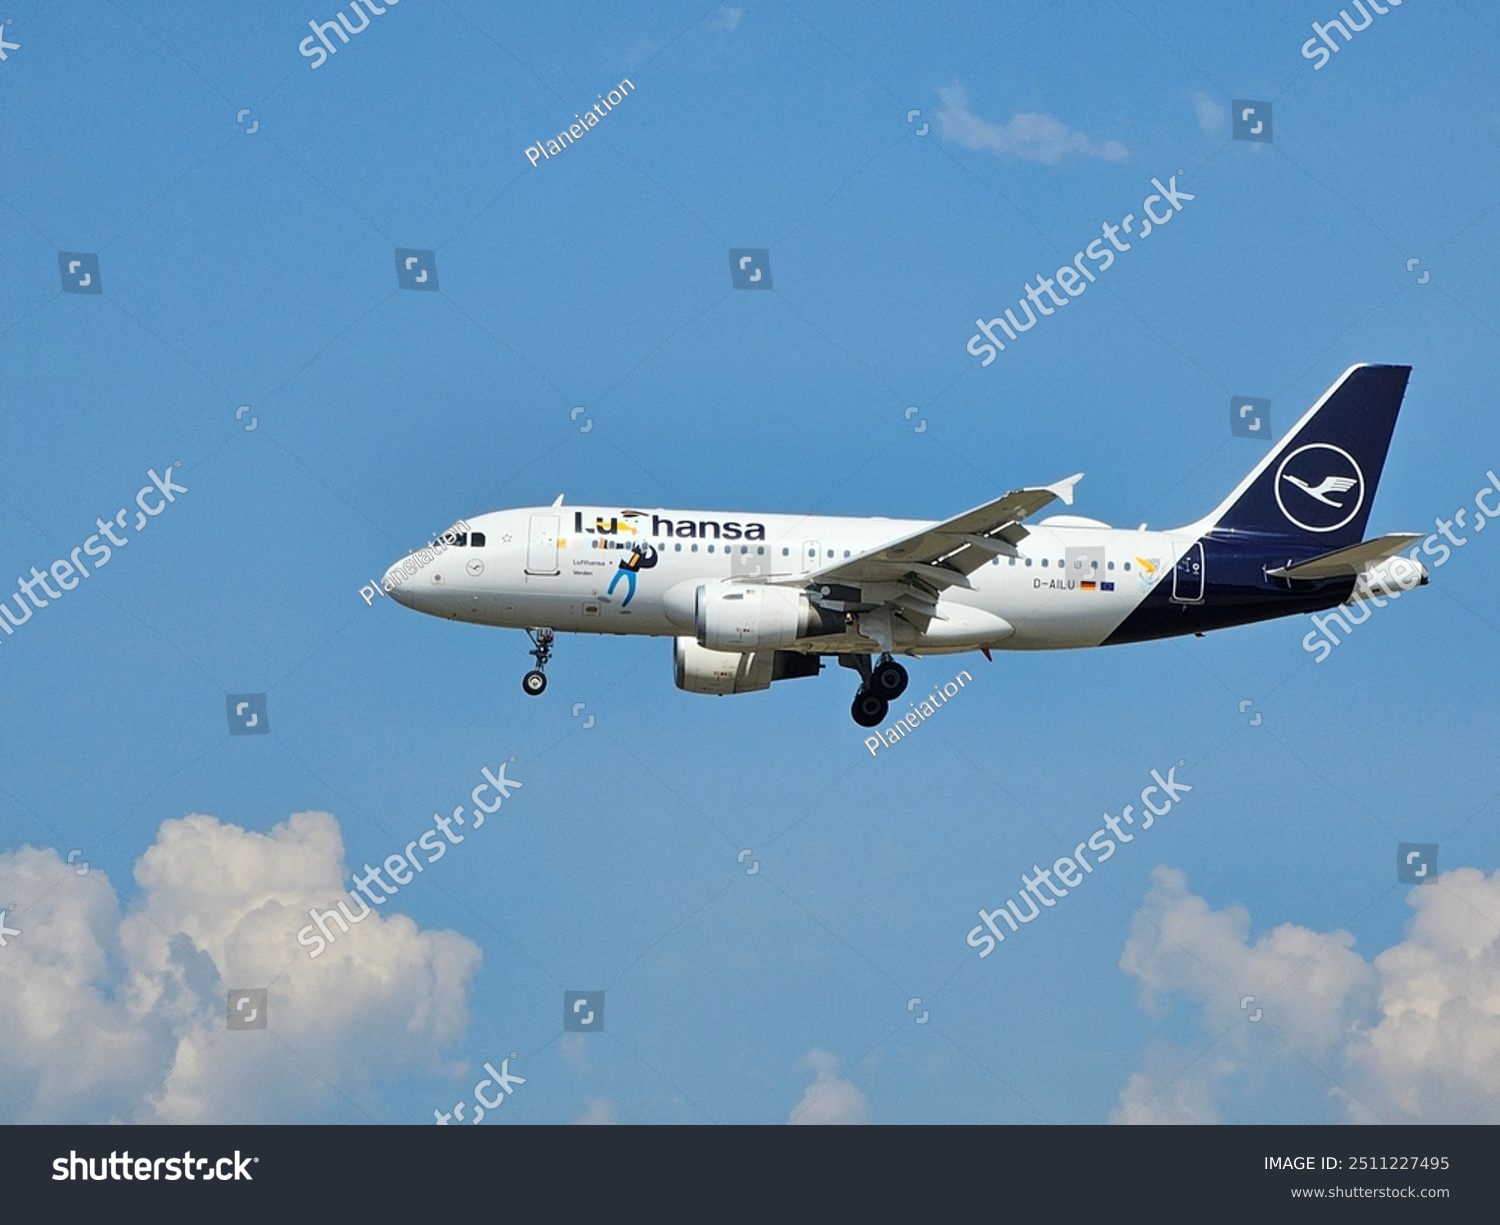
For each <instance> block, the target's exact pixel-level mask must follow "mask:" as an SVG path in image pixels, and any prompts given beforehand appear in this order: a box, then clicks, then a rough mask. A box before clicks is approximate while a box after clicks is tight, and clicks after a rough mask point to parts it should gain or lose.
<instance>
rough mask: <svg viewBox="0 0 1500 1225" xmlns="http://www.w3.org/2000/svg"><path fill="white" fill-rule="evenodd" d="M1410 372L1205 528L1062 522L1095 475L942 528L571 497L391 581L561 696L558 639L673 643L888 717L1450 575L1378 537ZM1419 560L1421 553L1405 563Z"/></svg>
mask: <svg viewBox="0 0 1500 1225" xmlns="http://www.w3.org/2000/svg"><path fill="white" fill-rule="evenodd" d="M1410 375H1411V367H1409V366H1393V365H1371V364H1359V365H1355V366H1351V367H1350V368H1349V369H1348V370H1346V371H1345V372H1344V374H1343V375H1342V376H1340V378H1339V379H1338V381H1337V382H1335V383H1334V384H1333V386H1331V387H1330V388H1329V389H1328V390H1327V391H1326V392H1324V394H1323V396H1322V397H1321V398H1320V399H1319V400H1318V401H1317V402H1316V403H1315V404H1314V405H1313V406H1312V407H1311V408H1309V409H1308V410H1307V412H1306V413H1305V414H1304V415H1303V416H1302V418H1301V420H1299V421H1298V422H1297V423H1296V424H1295V425H1294V426H1293V427H1292V428H1291V430H1290V431H1289V432H1288V433H1287V435H1286V436H1285V437H1284V438H1283V439H1282V441H1281V442H1280V443H1279V444H1278V445H1277V446H1274V447H1272V448H1271V449H1270V450H1269V451H1268V452H1267V454H1266V455H1265V456H1264V458H1262V459H1261V460H1260V462H1259V463H1257V464H1256V465H1255V466H1254V468H1252V469H1251V470H1250V472H1249V474H1248V475H1246V476H1245V477H1244V479H1243V480H1241V481H1240V483H1239V484H1238V485H1237V486H1235V488H1234V489H1233V490H1232V491H1231V492H1230V493H1229V495H1228V496H1227V497H1226V498H1225V499H1224V500H1223V501H1222V502H1221V503H1220V504H1219V505H1218V506H1216V507H1215V508H1214V509H1213V510H1212V511H1210V512H1209V513H1208V514H1207V515H1205V516H1204V517H1203V518H1201V519H1198V520H1195V521H1194V522H1192V523H1188V524H1186V525H1184V526H1182V527H1178V528H1172V529H1169V530H1166V531H1148V530H1146V525H1145V524H1142V525H1141V526H1140V527H1139V528H1136V529H1134V530H1132V529H1128V528H1116V527H1111V526H1109V525H1108V524H1106V523H1102V522H1100V521H1099V520H1097V519H1090V518H1085V517H1083V516H1080V515H1073V514H1054V515H1051V516H1049V517H1047V518H1043V519H1040V520H1037V521H1035V522H1031V520H1032V517H1033V516H1034V515H1035V514H1036V513H1037V512H1038V511H1040V510H1042V509H1043V508H1044V507H1047V506H1049V505H1051V504H1052V503H1054V502H1057V501H1061V502H1063V503H1064V504H1065V505H1068V506H1071V505H1072V504H1073V498H1074V491H1075V487H1076V486H1077V484H1078V482H1079V481H1080V480H1081V479H1082V473H1078V474H1075V475H1073V476H1070V477H1067V478H1065V479H1064V480H1061V481H1057V482H1055V483H1054V484H1051V485H1042V486H1037V487H1028V488H1023V489H1014V490H1011V491H1010V492H1009V493H1006V494H1004V495H1003V496H1002V497H999V498H996V499H994V500H993V501H991V502H986V503H985V504H984V505H982V506H976V507H974V508H973V509H972V510H967V511H964V512H963V513H962V514H959V515H955V516H954V517H952V518H950V519H944V520H940V521H927V520H905V519H881V518H852V517H843V516H831V515H796V514H771V513H765V514H761V513H749V512H741V511H702V510H667V509H660V508H659V509H656V510H637V509H629V508H621V507H604V506H571V505H566V506H565V505H564V502H563V498H562V497H561V496H559V497H558V498H557V500H556V501H555V502H553V503H552V504H551V505H550V506H534V507H523V508H520V509H514V510H499V511H492V512H488V513H485V514H480V515H475V516H471V517H470V518H468V519H465V520H461V521H460V524H461V525H462V527H463V529H465V530H457V529H450V530H449V531H448V532H446V533H443V534H442V535H441V536H440V537H439V538H438V539H436V540H434V541H432V542H431V543H430V544H429V545H428V546H427V547H426V548H424V549H422V550H420V552H415V553H413V554H410V555H408V556H407V557H406V558H403V559H402V560H401V561H400V562H398V563H397V564H396V565H394V566H392V567H391V568H390V569H389V570H388V571H387V572H386V574H385V577H384V579H383V580H382V583H381V586H382V587H383V589H384V592H385V594H387V595H389V596H390V597H391V598H392V599H393V600H395V601H396V602H398V603H400V604H402V605H404V606H405V607H407V608H411V609H415V610H416V611H418V612H423V613H427V614H430V615H432V616H435V617H443V618H447V619H448V620H452V621H467V622H472V623H474V624H478V625H492V626H502V627H508V628H513V629H524V630H525V631H526V632H527V634H528V635H529V636H530V638H531V641H532V647H531V650H530V652H529V653H530V655H531V656H532V658H533V659H534V660H535V667H534V668H533V669H532V670H531V671H529V672H527V673H526V675H525V676H524V678H523V680H522V688H523V689H524V691H525V692H526V693H528V694H530V695H532V696H536V695H538V694H540V693H542V691H543V690H545V689H546V687H547V677H546V668H547V664H548V663H549V662H550V660H551V658H552V652H553V649H554V644H555V641H556V634H557V633H558V632H565V633H580V634H644V635H650V636H656V637H669V638H671V639H672V640H673V665H674V674H675V679H676V684H677V687H678V688H679V689H683V690H686V691H687V692H689V693H700V694H714V695H718V696H724V695H728V694H738V693H751V692H755V691H758V690H764V689H768V688H770V686H771V685H772V684H774V683H775V682H777V681H784V680H792V679H796V678H800V677H808V676H815V675H817V674H818V673H819V672H820V671H821V670H822V668H823V667H824V664H823V660H824V659H825V658H828V657H832V658H834V659H836V660H837V661H838V663H839V664H841V665H843V666H845V667H848V668H850V669H852V670H854V671H855V672H856V673H857V674H858V677H859V686H858V689H857V690H856V693H855V697H854V703H853V707H852V710H851V713H852V715H853V717H854V721H855V722H856V723H858V724H859V725H860V726H861V727H866V728H871V727H877V726H879V725H880V724H881V723H882V722H884V721H885V719H886V716H887V714H888V711H889V706H890V703H891V702H893V701H895V700H896V699H897V698H899V697H900V696H901V695H902V693H903V692H904V691H905V690H906V687H907V682H908V673H907V670H906V668H905V667H904V666H903V665H902V664H900V663H898V662H897V660H896V658H895V657H896V656H898V655H901V656H905V657H908V658H922V657H925V656H931V655H950V654H955V653H959V652H968V651H981V652H982V653H983V654H984V655H985V657H986V658H991V655H990V652H991V651H1037V650H1060V649H1068V648H1081V647H1095V646H1111V645H1115V644H1118V643H1126V642H1143V641H1147V640H1150V639H1156V638H1167V637H1174V636H1180V635H1187V634H1195V635H1198V636H1200V637H1201V636H1202V635H1203V634H1204V633H1205V632H1207V631H1210V630H1217V629H1224V628H1226V627H1229V626H1236V625H1248V624H1252V623H1254V622H1257V621H1265V620H1268V619H1270V618H1273V617H1288V616H1295V615H1298V614H1305V613H1314V612H1320V611H1322V610H1324V609H1329V608H1333V607H1335V606H1336V605H1339V604H1344V603H1351V604H1352V603H1356V602H1359V601H1363V600H1369V599H1372V598H1376V597H1380V596H1396V595H1401V594H1403V593H1404V592H1406V591H1409V590H1411V589H1413V588H1415V587H1418V586H1425V585H1426V584H1427V582H1428V580H1429V574H1428V571H1427V569H1426V567H1425V566H1423V565H1422V564H1421V563H1420V562H1418V561H1417V560H1416V558H1415V556H1414V554H1415V552H1416V550H1415V549H1411V546H1412V545H1413V543H1414V542H1416V541H1418V540H1420V539H1421V534H1420V533H1398V534H1394V535H1387V536H1380V537H1377V538H1375V539H1372V540H1364V539H1363V536H1364V531H1365V525H1366V523H1367V521H1368V520H1369V517H1370V511H1371V505H1372V502H1373V500H1374V495H1375V488H1376V485H1377V484H1378V482H1379V480H1380V475H1381V471H1382V469H1383V468H1384V465H1385V459H1386V452H1387V449H1388V448H1389V446H1390V440H1391V435H1392V433H1393V431H1394V429H1395V425H1396V415H1397V413H1398V412H1399V410H1400V407H1401V401H1402V399H1403V397H1404V395H1405V392H1406V385H1407V380H1408V378H1409V377H1410ZM1408 549H1411V554H1412V556H1409V557H1408V556H1405V555H1403V553H1404V551H1405V550H1408Z"/></svg>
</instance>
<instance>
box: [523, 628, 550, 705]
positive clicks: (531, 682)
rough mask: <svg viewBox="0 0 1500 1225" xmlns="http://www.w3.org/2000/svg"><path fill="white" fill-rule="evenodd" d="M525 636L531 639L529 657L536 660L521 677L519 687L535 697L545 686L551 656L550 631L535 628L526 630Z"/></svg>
mask: <svg viewBox="0 0 1500 1225" xmlns="http://www.w3.org/2000/svg"><path fill="white" fill-rule="evenodd" d="M526 636H527V637H528V638H530V639H531V652H530V654H531V657H532V659H534V660H536V667H535V668H533V669H532V670H531V671H530V672H528V673H527V674H526V675H525V676H523V677H522V678H521V688H522V689H523V690H525V691H526V693H527V694H529V695H530V696H531V697H536V696H537V695H538V694H540V693H541V692H542V691H543V690H544V689H546V688H547V673H546V667H547V664H548V662H549V661H550V660H551V658H552V639H553V637H554V635H553V633H552V631H551V630H550V629H547V628H546V627H542V628H540V629H535V630H527V631H526Z"/></svg>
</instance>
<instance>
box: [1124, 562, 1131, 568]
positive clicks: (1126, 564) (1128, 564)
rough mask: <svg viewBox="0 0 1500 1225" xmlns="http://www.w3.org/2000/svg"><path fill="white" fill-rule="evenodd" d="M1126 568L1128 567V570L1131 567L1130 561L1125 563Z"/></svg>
mask: <svg viewBox="0 0 1500 1225" xmlns="http://www.w3.org/2000/svg"><path fill="white" fill-rule="evenodd" d="M1125 569H1127V570H1129V569H1130V563H1129V562H1126V563H1125Z"/></svg>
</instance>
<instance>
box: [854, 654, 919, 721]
mask: <svg viewBox="0 0 1500 1225" xmlns="http://www.w3.org/2000/svg"><path fill="white" fill-rule="evenodd" d="M839 663H841V664H843V666H844V667H846V668H853V669H854V670H855V671H856V672H858V673H859V677H860V686H859V691H858V692H857V693H855V695H854V705H853V706H852V707H850V709H849V713H850V714H851V715H853V716H854V721H855V722H856V723H858V724H859V725H860V726H861V727H879V726H880V724H881V723H883V722H885V716H886V711H887V710H888V709H889V708H890V703H889V701H888V700H887V697H886V693H887V691H886V690H884V689H882V687H881V681H880V678H881V673H882V671H884V670H885V669H887V668H894V669H895V671H896V673H898V674H899V675H897V676H896V677H895V680H896V681H897V686H896V693H897V694H899V693H900V692H901V691H902V690H903V689H905V688H906V669H905V668H903V667H902V666H901V665H900V664H898V663H896V662H894V661H893V660H892V659H891V657H890V656H889V655H886V656H882V657H881V663H880V667H879V668H877V669H872V668H871V667H870V657H869V656H868V655H840V656H839ZM887 675H889V673H888V674H887Z"/></svg>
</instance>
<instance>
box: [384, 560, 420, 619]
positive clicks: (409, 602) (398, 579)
mask: <svg viewBox="0 0 1500 1225" xmlns="http://www.w3.org/2000/svg"><path fill="white" fill-rule="evenodd" d="M415 584H416V579H415V578H413V577H412V576H411V575H409V574H407V573H406V571H405V570H403V569H402V568H401V563H400V562H397V563H396V564H395V565H394V566H392V567H391V568H390V569H389V570H387V571H386V572H385V579H384V586H385V592H386V594H387V595H388V596H390V597H391V599H393V600H395V601H396V603H397V604H404V605H405V606H406V607H407V608H414V607H416V604H415V602H414V601H413V598H412V597H413V596H415V595H416V586H415Z"/></svg>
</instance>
